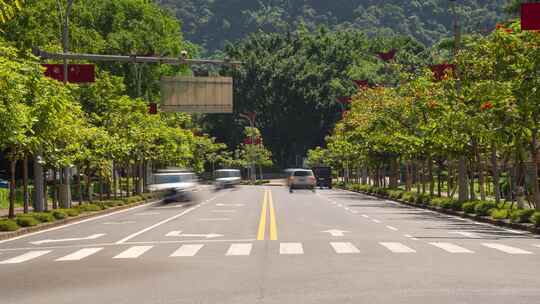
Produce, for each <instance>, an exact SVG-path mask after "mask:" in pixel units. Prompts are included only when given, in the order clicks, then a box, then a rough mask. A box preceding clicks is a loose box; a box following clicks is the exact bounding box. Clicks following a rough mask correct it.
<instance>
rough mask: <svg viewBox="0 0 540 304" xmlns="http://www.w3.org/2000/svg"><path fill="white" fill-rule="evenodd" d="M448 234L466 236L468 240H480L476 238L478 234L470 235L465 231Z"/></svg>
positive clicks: (470, 233)
mask: <svg viewBox="0 0 540 304" xmlns="http://www.w3.org/2000/svg"><path fill="white" fill-rule="evenodd" d="M449 233H452V234H460V235H463V236H466V237H468V238H472V239H478V238H480V237H479V236H478V234H476V233H472V232H467V231H451V232H449Z"/></svg>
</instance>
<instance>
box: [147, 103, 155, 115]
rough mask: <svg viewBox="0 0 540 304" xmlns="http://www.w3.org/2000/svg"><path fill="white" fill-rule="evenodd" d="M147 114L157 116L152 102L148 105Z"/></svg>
mask: <svg viewBox="0 0 540 304" xmlns="http://www.w3.org/2000/svg"><path fill="white" fill-rule="evenodd" d="M148 114H150V115H155V114H157V103H155V102H152V103H150V104H148Z"/></svg>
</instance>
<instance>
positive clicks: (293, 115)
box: [204, 27, 429, 165]
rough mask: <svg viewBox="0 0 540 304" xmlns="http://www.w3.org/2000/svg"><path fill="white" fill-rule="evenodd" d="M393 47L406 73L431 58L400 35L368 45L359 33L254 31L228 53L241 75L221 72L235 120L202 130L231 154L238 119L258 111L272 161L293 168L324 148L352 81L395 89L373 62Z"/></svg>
mask: <svg viewBox="0 0 540 304" xmlns="http://www.w3.org/2000/svg"><path fill="white" fill-rule="evenodd" d="M397 46H400V51H399V52H398V54H397V60H398V62H400V63H402V64H403V65H404V66H405V67H407V68H412V67H413V66H414V65H416V64H418V63H420V62H425V60H428V59H429V56H425V57H423V58H419V57H418V56H416V55H417V54H419V53H421V52H422V51H424V50H425V49H424V48H423V47H422V46H421V45H419V44H418V43H416V42H415V41H414V40H411V39H409V38H406V37H400V36H393V37H384V38H382V37H381V38H378V39H370V38H368V37H367V36H366V35H365V34H363V33H362V32H360V31H355V30H350V31H341V32H332V31H329V30H328V29H327V28H324V27H322V28H319V29H318V30H317V31H316V32H309V31H308V30H307V29H306V28H302V29H300V30H298V31H295V32H289V33H287V34H279V33H263V32H258V33H257V34H254V35H252V36H250V37H249V38H248V39H246V40H245V41H243V42H242V43H240V44H238V45H236V46H232V45H231V46H229V47H228V48H227V49H226V52H227V54H228V55H229V56H231V57H233V58H241V59H242V60H244V64H243V65H242V67H240V68H239V69H234V70H227V71H224V73H227V74H230V75H232V76H233V77H234V79H235V89H234V100H235V115H233V116H231V115H215V116H214V115H212V116H208V117H206V118H205V120H204V126H205V127H206V129H208V130H209V131H210V133H211V134H212V135H214V136H216V138H218V139H219V140H221V141H224V142H226V143H228V145H229V146H231V147H234V146H236V145H237V144H238V143H239V142H241V140H242V139H243V138H242V128H243V122H242V121H241V120H240V118H239V116H238V114H239V113H242V112H255V113H257V119H256V125H257V127H258V128H259V129H260V131H261V133H262V136H263V138H264V139H265V143H266V144H267V145H268V147H269V148H270V150H271V151H272V155H273V157H274V159H275V160H276V161H277V163H278V164H280V165H287V164H291V163H292V164H294V162H295V161H297V160H298V158H299V157H301V156H303V155H305V153H306V151H307V150H308V149H309V148H311V147H313V146H316V145H320V144H322V143H323V142H324V137H325V136H326V135H328V134H329V133H330V130H331V128H332V127H333V126H334V123H335V122H336V121H337V120H338V119H339V118H340V116H341V111H342V110H343V109H344V108H343V107H342V105H340V104H339V103H338V102H337V99H338V97H341V96H350V94H352V93H353V92H355V90H356V86H355V85H354V83H353V81H352V80H355V79H370V82H371V83H389V84H390V83H396V82H397V80H398V77H397V76H398V75H397V74H396V73H383V71H385V70H386V69H387V66H386V65H385V64H384V63H383V62H382V61H381V60H379V59H378V58H377V57H376V53H377V52H381V51H387V50H389V49H392V48H397ZM343 106H345V107H346V105H343Z"/></svg>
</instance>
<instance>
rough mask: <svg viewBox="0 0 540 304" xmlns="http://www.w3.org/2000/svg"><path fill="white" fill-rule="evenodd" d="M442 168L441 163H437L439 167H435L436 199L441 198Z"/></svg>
mask: <svg viewBox="0 0 540 304" xmlns="http://www.w3.org/2000/svg"><path fill="white" fill-rule="evenodd" d="M442 166H443V165H442V163H439V166H438V167H437V196H438V197H441V196H442V190H441V188H442V185H443V177H442V171H443V168H442Z"/></svg>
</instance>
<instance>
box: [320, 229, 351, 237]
mask: <svg viewBox="0 0 540 304" xmlns="http://www.w3.org/2000/svg"><path fill="white" fill-rule="evenodd" d="M321 232H323V233H330V235H331V236H344V233H345V232H350V231H347V230H339V229H329V230H325V231H321Z"/></svg>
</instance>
